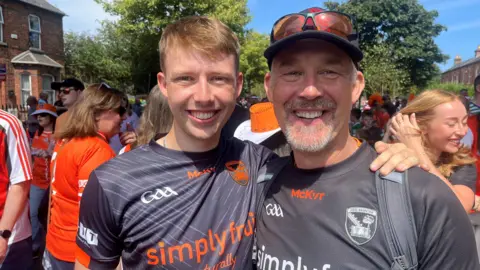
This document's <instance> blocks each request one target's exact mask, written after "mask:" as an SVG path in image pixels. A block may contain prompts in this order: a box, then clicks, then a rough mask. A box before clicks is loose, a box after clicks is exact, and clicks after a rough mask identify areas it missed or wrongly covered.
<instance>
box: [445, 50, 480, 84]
mask: <svg viewBox="0 0 480 270" xmlns="http://www.w3.org/2000/svg"><path fill="white" fill-rule="evenodd" d="M479 74H480V46H478V48H477V49H476V50H475V56H474V57H473V58H470V59H468V60H467V61H463V62H462V58H461V57H460V56H459V55H457V56H456V57H455V60H454V65H453V67H452V68H450V69H448V70H447V71H445V72H444V73H442V82H443V83H462V84H467V85H473V80H475V78H476V77H477V76H478V75H479Z"/></svg>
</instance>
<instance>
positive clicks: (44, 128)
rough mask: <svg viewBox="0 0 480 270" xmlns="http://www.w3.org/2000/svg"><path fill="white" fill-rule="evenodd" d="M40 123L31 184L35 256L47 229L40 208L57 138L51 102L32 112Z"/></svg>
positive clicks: (35, 139) (36, 137) (33, 145)
mask: <svg viewBox="0 0 480 270" xmlns="http://www.w3.org/2000/svg"><path fill="white" fill-rule="evenodd" d="M32 115H33V116H35V117H37V119H38V123H39V125H40V127H39V129H38V130H37V132H36V133H35V136H34V137H33V140H32V150H31V151H32V157H33V180H32V183H31V186H30V220H31V222H32V240H33V246H32V249H33V254H34V256H35V255H37V254H38V253H39V252H41V248H42V245H43V243H44V241H45V230H44V228H43V227H42V226H41V225H40V221H39V219H38V210H39V207H40V204H41V202H42V199H43V197H44V196H45V195H46V194H47V190H48V186H49V184H50V159H51V158H52V153H53V148H54V146H55V139H54V137H53V132H54V131H55V121H56V119H57V117H58V115H57V109H56V108H55V106H53V105H50V104H46V103H45V104H40V105H38V106H37V110H36V111H35V112H33V113H32Z"/></svg>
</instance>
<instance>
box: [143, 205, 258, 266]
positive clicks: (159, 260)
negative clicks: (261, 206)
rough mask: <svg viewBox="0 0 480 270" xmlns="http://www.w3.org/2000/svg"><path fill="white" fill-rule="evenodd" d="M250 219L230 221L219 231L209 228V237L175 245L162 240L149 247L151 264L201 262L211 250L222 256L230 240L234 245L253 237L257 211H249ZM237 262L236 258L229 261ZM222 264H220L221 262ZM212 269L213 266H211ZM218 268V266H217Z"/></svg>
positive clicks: (148, 254)
mask: <svg viewBox="0 0 480 270" xmlns="http://www.w3.org/2000/svg"><path fill="white" fill-rule="evenodd" d="M248 215H249V217H250V219H249V220H247V222H246V223H245V224H239V225H235V222H233V221H232V222H230V226H229V227H228V228H227V229H225V230H224V231H222V232H220V233H217V232H213V231H212V229H210V230H208V237H203V238H200V239H197V240H194V241H192V242H191V243H183V244H178V245H174V246H169V247H166V246H165V242H163V241H160V242H158V243H157V246H153V247H151V248H149V249H148V250H147V252H146V256H147V261H148V264H149V265H158V264H160V265H167V264H174V263H175V262H176V261H180V262H184V261H186V260H195V262H196V263H200V262H201V261H202V258H203V257H204V256H205V255H207V254H208V253H209V252H215V251H217V252H218V256H222V255H223V254H224V252H225V248H226V246H227V245H228V241H231V243H232V245H233V244H235V243H237V242H240V241H241V240H242V238H243V236H245V237H251V236H252V235H253V232H254V228H255V213H253V212H249V214H248ZM229 262H230V263H231V264H232V263H233V264H235V258H232V259H231V260H230V261H229ZM219 266H220V264H219ZM210 269H212V268H210ZM217 269H218V268H217Z"/></svg>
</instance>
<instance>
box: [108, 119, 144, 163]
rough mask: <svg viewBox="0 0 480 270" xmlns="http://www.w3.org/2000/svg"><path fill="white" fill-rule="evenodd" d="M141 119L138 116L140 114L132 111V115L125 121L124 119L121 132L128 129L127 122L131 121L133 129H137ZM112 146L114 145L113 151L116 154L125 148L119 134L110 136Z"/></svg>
mask: <svg viewBox="0 0 480 270" xmlns="http://www.w3.org/2000/svg"><path fill="white" fill-rule="evenodd" d="M139 121H140V118H138V115H137V114H136V113H135V112H132V115H130V116H129V117H128V118H127V119H125V121H123V123H122V127H121V128H120V132H125V131H127V123H130V125H131V126H132V128H133V129H137V126H138V122H139ZM110 147H112V149H113V151H114V152H115V153H116V154H118V152H120V150H121V149H122V148H123V145H122V143H121V142H120V136H119V135H115V136H113V137H112V138H110Z"/></svg>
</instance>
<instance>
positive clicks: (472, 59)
mask: <svg viewBox="0 0 480 270" xmlns="http://www.w3.org/2000/svg"><path fill="white" fill-rule="evenodd" d="M477 62H480V57H476V58H475V57H473V58H470V59H468V60H467V61H463V62H461V63H460V64H458V65H455V66H453V67H451V68H449V69H447V70H446V71H445V72H443V73H447V72H450V71H454V70H457V69H460V68H462V67H466V66H468V65H471V64H473V63H477Z"/></svg>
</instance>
